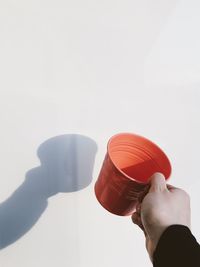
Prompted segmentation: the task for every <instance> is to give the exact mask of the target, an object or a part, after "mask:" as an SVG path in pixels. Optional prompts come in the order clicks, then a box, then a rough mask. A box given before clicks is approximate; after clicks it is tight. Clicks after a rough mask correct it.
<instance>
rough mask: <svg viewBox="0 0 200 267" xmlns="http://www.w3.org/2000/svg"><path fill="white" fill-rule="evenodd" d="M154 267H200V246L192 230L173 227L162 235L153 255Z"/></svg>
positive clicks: (181, 226) (184, 227)
mask: <svg viewBox="0 0 200 267" xmlns="http://www.w3.org/2000/svg"><path fill="white" fill-rule="evenodd" d="M153 266H154V267H179V266H180V267H197V266H198V267H200V245H199V244H198V243H197V241H196V239H195V237H194V236H193V235H192V233H191V231H190V229H189V228H188V227H186V226H183V225H171V226H169V227H168V228H167V229H166V230H165V231H164V233H163V234H162V236H161V238H160V240H159V242H158V245H157V247H156V250H155V252H154V255H153Z"/></svg>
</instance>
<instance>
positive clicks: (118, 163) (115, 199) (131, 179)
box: [95, 133, 171, 216]
mask: <svg viewBox="0 0 200 267" xmlns="http://www.w3.org/2000/svg"><path fill="white" fill-rule="evenodd" d="M155 172H161V173H162V174H163V175H164V176H165V179H168V178H169V176H170V174H171V164H170V161H169V159H168V158H167V156H166V155H165V153H164V152H163V151H162V150H161V149H160V148H159V147H158V146H157V145H156V144H154V143H153V142H152V141H150V140H148V139H146V138H145V137H142V136H139V135H136V134H131V133H120V134H116V135H114V136H113V137H111V139H110V140H109V142H108V145H107V153H106V156H105V159H104V162H103V165H102V168H101V171H100V174H99V177H98V179H97V181H96V183H95V194H96V197H97V199H98V201H99V202H100V204H101V205H102V206H103V207H104V208H105V209H106V210H108V211H109V212H111V213H113V214H116V215H121V216H125V215H131V214H132V213H133V212H134V211H135V207H136V205H137V203H138V200H139V199H140V197H142V195H144V192H145V190H146V189H147V187H148V186H149V182H148V181H149V178H150V177H151V176H152V175H153V174H154V173H155Z"/></svg>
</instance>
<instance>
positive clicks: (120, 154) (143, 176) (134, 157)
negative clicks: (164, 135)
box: [108, 133, 171, 183]
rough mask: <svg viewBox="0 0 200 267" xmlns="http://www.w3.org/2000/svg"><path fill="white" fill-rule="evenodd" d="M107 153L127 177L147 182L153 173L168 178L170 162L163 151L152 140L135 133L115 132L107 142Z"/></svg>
mask: <svg viewBox="0 0 200 267" xmlns="http://www.w3.org/2000/svg"><path fill="white" fill-rule="evenodd" d="M108 154H109V156H110V158H111V161H112V162H113V164H114V165H115V167H116V168H117V169H118V170H119V171H120V172H121V173H123V174H124V175H125V176H126V177H127V178H130V179H131V180H136V181H137V182H139V183H147V182H148V179H149V178H150V177H151V176H152V175H153V174H154V173H155V172H161V173H163V174H164V176H165V178H166V179H167V178H169V176H170V173H171V164H170V161H169V159H168V157H167V156H166V155H165V153H164V152H163V151H162V150H161V148H159V147H158V146H157V145H156V144H154V143H153V142H152V141H150V140H148V139H146V138H144V137H142V136H139V135H136V134H129V133H123V134H117V135H115V136H113V137H112V138H111V139H110V140H109V142H108Z"/></svg>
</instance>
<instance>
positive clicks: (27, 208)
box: [0, 134, 97, 249]
mask: <svg viewBox="0 0 200 267" xmlns="http://www.w3.org/2000/svg"><path fill="white" fill-rule="evenodd" d="M96 152H97V145H96V143H95V142H94V141H93V140H92V139H90V138H88V137H86V136H82V135H77V134H67V135H61V136H56V137H53V138H51V139H48V140H47V141H45V142H44V143H42V144H41V145H40V146H39V148H38V151H37V155H38V157H39V159H40V161H41V165H40V166H39V167H36V168H33V169H31V170H29V171H28V172H27V173H26V178H25V180H24V182H23V183H22V184H21V185H20V186H19V187H18V188H17V189H16V190H15V191H14V192H13V194H12V195H11V196H10V197H9V198H8V199H6V200H5V201H4V202H3V203H1V204H0V249H3V248H5V247H7V246H9V245H10V244H12V243H14V242H15V241H17V240H18V239H19V238H21V237H22V236H23V235H24V234H25V233H26V232H28V231H29V230H30V229H31V228H32V227H33V225H34V224H35V223H36V222H37V221H38V219H39V218H40V216H41V215H42V213H43V212H44V211H45V209H46V208H47V206H48V198H49V197H51V196H53V195H55V194H57V193H59V192H66V193H67V192H76V191H79V190H81V189H83V188H85V187H87V186H88V185H89V184H90V183H91V181H92V172H93V166H94V159H95V154H96Z"/></svg>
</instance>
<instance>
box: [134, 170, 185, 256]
mask: <svg viewBox="0 0 200 267" xmlns="http://www.w3.org/2000/svg"><path fill="white" fill-rule="evenodd" d="M132 221H133V223H135V224H137V225H138V226H139V227H140V228H141V229H142V230H143V232H144V234H145V237H146V248H147V251H148V253H149V256H150V259H151V261H153V253H154V251H155V249H156V246H157V243H158V241H159V239H160V237H161V235H162V233H163V232H164V230H165V229H166V228H167V227H169V226H170V225H174V224H180V225H185V226H187V227H189V228H190V197H189V195H188V194H187V193H186V192H185V191H184V190H182V189H179V188H176V187H173V186H171V185H167V184H166V181H165V177H164V176H163V174H161V173H155V174H154V175H153V176H152V177H151V178H150V189H149V191H148V193H147V194H146V195H145V197H144V198H143V200H142V202H140V203H138V205H137V207H136V212H134V213H133V214H132Z"/></svg>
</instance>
